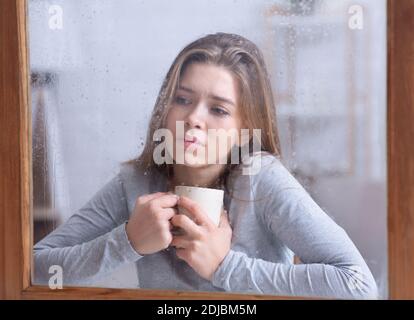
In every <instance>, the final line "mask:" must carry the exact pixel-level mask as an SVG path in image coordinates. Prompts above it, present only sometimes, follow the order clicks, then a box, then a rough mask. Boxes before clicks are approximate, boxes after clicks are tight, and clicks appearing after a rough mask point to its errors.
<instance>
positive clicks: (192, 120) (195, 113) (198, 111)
mask: <svg viewBox="0 0 414 320" xmlns="http://www.w3.org/2000/svg"><path fill="white" fill-rule="evenodd" d="M205 117H206V110H205V107H204V106H203V104H202V103H199V104H197V105H196V106H194V108H191V111H189V112H188V113H187V115H186V117H185V122H186V123H187V124H188V125H189V127H190V128H194V127H197V128H200V129H201V128H204V127H205V121H206V120H205Z"/></svg>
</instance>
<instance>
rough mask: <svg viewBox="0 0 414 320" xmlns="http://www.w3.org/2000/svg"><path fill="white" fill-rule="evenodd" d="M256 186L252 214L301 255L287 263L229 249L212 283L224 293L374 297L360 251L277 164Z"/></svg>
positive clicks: (266, 172)
mask: <svg viewBox="0 0 414 320" xmlns="http://www.w3.org/2000/svg"><path fill="white" fill-rule="evenodd" d="M259 175H260V176H259V177H257V178H258V180H256V181H258V182H257V185H256V186H255V191H256V194H257V195H259V196H258V198H262V196H263V195H265V197H267V196H269V197H270V198H269V199H268V200H266V201H264V202H263V201H258V202H257V207H255V210H256V212H260V213H261V214H262V218H263V221H264V223H265V225H266V227H267V229H268V231H270V232H272V234H274V236H276V237H277V238H278V239H279V240H281V241H282V242H283V243H284V244H286V246H287V247H289V248H290V249H291V250H292V251H293V252H294V253H295V254H296V255H298V256H299V258H300V260H301V261H302V262H303V264H300V265H291V264H281V263H273V262H268V261H264V260H262V259H257V258H252V257H248V256H247V255H246V254H245V253H242V252H237V251H234V250H230V252H229V253H228V254H227V256H226V257H225V259H224V260H223V261H222V263H221V265H220V266H219V268H218V269H217V270H216V272H215V273H214V275H213V279H212V283H213V284H214V285H215V286H218V287H221V288H224V289H225V290H226V291H237V292H255V293H264V294H277V295H297V296H319V297H331V298H335V297H336V298H357V299H366V298H373V299H376V298H377V297H378V289H377V286H376V283H375V280H374V278H373V276H372V274H371V272H370V270H369V268H368V266H367V265H366V263H365V261H364V259H363V258H362V256H361V254H360V253H359V251H358V249H357V248H356V247H355V245H354V244H353V243H352V241H351V240H350V238H349V237H348V235H347V234H346V232H345V231H344V229H343V228H341V227H340V226H338V225H337V224H336V223H335V222H334V221H333V220H332V219H331V218H330V217H329V216H328V215H327V214H326V213H325V212H324V211H323V210H322V209H321V208H320V207H319V206H318V205H317V204H316V203H315V202H314V201H313V199H312V198H311V197H310V195H309V194H308V193H307V192H306V191H305V190H304V189H303V187H302V186H301V185H300V184H299V183H298V182H297V181H296V179H294V177H293V176H292V175H291V174H290V173H289V172H288V171H287V169H286V168H284V166H283V165H282V164H281V163H280V162H279V160H276V162H274V163H273V164H272V166H271V168H270V170H269V169H267V170H265V174H262V173H261V174H259Z"/></svg>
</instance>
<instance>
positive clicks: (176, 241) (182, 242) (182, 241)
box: [171, 236, 191, 249]
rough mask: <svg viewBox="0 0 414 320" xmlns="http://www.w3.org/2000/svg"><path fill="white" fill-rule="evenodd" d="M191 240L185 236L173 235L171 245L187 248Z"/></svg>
mask: <svg viewBox="0 0 414 320" xmlns="http://www.w3.org/2000/svg"><path fill="white" fill-rule="evenodd" d="M190 243H191V240H190V239H188V237H187V236H174V237H173V239H172V241H171V245H172V246H174V247H177V248H183V249H185V248H188V247H189V246H190Z"/></svg>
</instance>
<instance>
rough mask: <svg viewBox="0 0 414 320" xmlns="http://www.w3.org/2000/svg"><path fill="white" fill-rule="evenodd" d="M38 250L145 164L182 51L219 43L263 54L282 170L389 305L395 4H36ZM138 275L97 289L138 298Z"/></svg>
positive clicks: (283, 0) (300, 0) (57, 0)
mask: <svg viewBox="0 0 414 320" xmlns="http://www.w3.org/2000/svg"><path fill="white" fill-rule="evenodd" d="M28 29H29V39H30V48H29V53H30V67H31V84H32V88H31V94H32V121H33V123H32V130H33V186H34V189H33V206H34V228H35V230H34V238H35V239H34V241H35V242H37V241H38V240H40V239H41V238H42V237H44V236H45V235H47V234H48V233H49V232H51V231H52V230H53V229H54V228H56V227H57V226H58V225H59V224H61V223H63V222H64V221H66V220H67V219H68V218H69V217H70V216H71V215H72V214H73V213H74V212H75V211H76V210H78V209H79V208H80V207H82V206H83V205H84V204H85V203H86V202H87V201H88V200H89V199H90V198H91V197H92V196H93V194H95V192H97V190H99V189H100V188H101V187H102V186H103V185H104V184H105V183H106V182H108V181H109V180H110V179H111V178H112V177H113V176H114V175H116V174H117V173H118V170H119V163H120V162H121V161H124V160H126V159H129V158H132V157H135V156H137V155H138V154H139V153H140V152H141V150H142V148H143V146H144V141H145V138H146V137H145V135H146V130H147V126H148V121H149V116H150V114H151V111H152V109H153V107H154V104H155V100H156V98H157V94H158V91H159V89H160V87H161V84H162V81H163V79H164V77H165V75H166V73H167V71H168V68H169V67H170V65H171V63H172V62H173V59H174V58H175V56H176V55H177V54H178V52H179V51H180V50H181V49H182V48H183V47H184V46H185V45H187V44H188V43H189V42H191V41H193V40H195V39H197V38H199V37H201V36H203V35H206V34H209V33H215V32H219V31H221V32H230V33H238V34H240V35H243V36H245V37H247V38H248V39H250V40H252V41H253V42H255V43H256V44H257V45H258V46H259V48H260V49H261V50H262V51H263V54H264V56H265V59H266V63H267V66H268V68H269V72H270V74H271V79H272V86H273V90H274V94H275V98H276V102H277V115H278V124H279V128H280V136H281V142H282V155H283V162H284V163H285V165H286V166H287V168H288V169H289V170H290V171H291V172H292V174H294V176H295V177H296V178H297V179H298V180H299V181H300V182H301V183H302V185H303V186H304V187H305V189H306V190H307V191H308V192H309V194H310V195H311V196H312V197H313V198H314V199H315V201H316V202H317V203H318V204H319V206H321V207H322V209H323V210H324V211H325V212H326V213H327V214H328V215H329V216H331V217H332V218H333V219H334V220H335V221H336V222H337V223H338V224H339V225H341V226H342V227H343V228H344V229H345V230H346V231H347V233H348V234H349V236H350V237H351V239H352V240H353V241H354V243H355V244H356V246H357V247H358V249H359V250H360V252H361V254H362V255H363V256H364V258H365V260H366V261H367V263H368V265H369V267H370V269H371V271H372V272H373V274H374V277H375V279H376V281H377V284H378V287H379V290H380V295H381V298H387V296H388V285H387V200H386V199H387V187H386V186H387V181H386V3H385V0H361V1H357V3H356V2H355V1H348V0H335V1H332V0H308V1H306V0H279V1H261V0H255V1H253V0H232V1H230V0H226V1H212V0H209V1H207V0H198V1H190V0H185V1H174V2H172V1H166V0H151V1H149V0H148V1H142V0H141V1H140V0H78V1H68V0H66V1H65V0H54V1H46V0H30V1H29V28H28ZM137 285H138V279H137V278H136V274H135V270H134V266H133V265H126V266H124V267H122V268H120V269H118V270H116V271H115V272H114V273H113V274H112V275H111V276H110V277H108V279H105V280H104V281H102V282H99V283H96V286H104V287H121V288H136V287H137Z"/></svg>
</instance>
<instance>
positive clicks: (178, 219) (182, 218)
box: [171, 214, 200, 238]
mask: <svg viewBox="0 0 414 320" xmlns="http://www.w3.org/2000/svg"><path fill="white" fill-rule="evenodd" d="M171 223H172V224H173V225H174V226H176V227H180V228H181V229H183V230H184V231H185V232H186V233H187V234H188V235H189V236H190V237H193V238H198V237H199V236H200V227H199V226H198V225H196V224H195V223H194V221H193V220H191V219H190V218H189V217H187V216H186V215H184V214H177V215H175V216H173V217H172V219H171Z"/></svg>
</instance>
